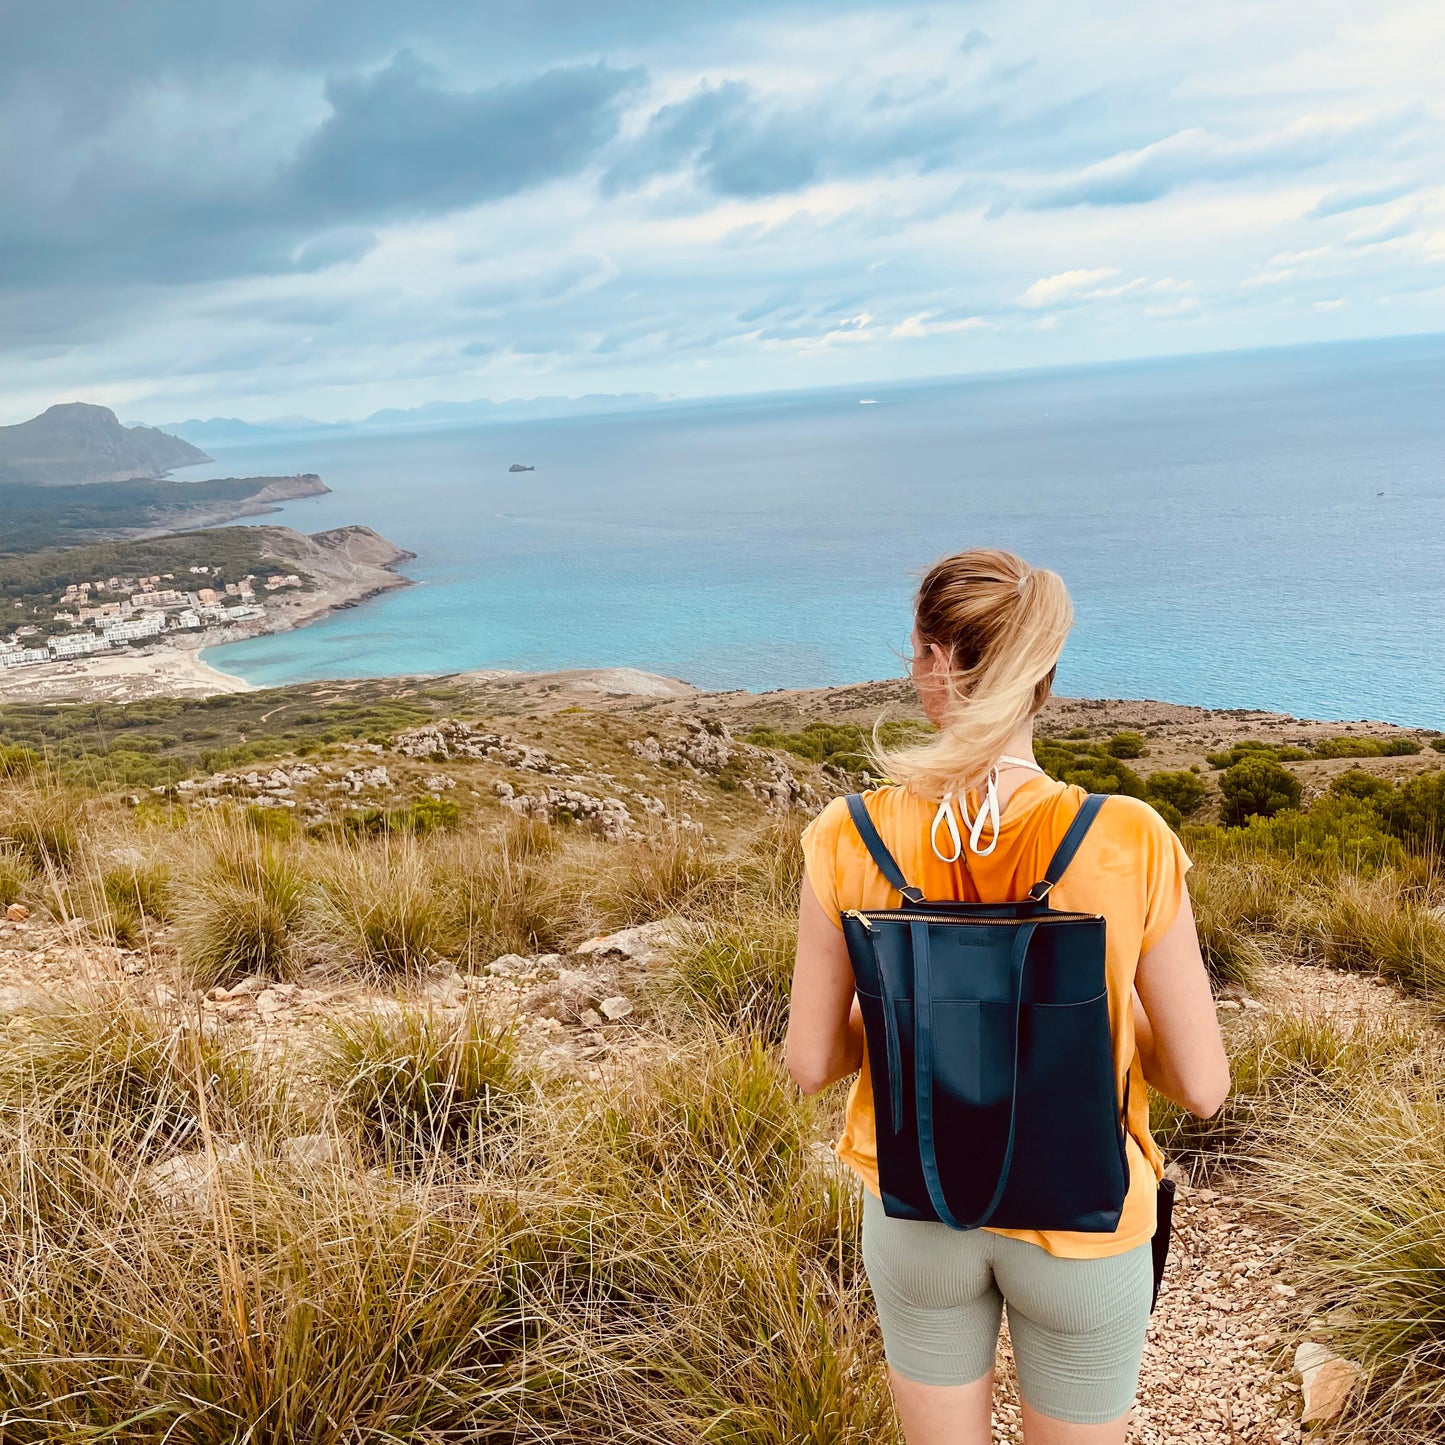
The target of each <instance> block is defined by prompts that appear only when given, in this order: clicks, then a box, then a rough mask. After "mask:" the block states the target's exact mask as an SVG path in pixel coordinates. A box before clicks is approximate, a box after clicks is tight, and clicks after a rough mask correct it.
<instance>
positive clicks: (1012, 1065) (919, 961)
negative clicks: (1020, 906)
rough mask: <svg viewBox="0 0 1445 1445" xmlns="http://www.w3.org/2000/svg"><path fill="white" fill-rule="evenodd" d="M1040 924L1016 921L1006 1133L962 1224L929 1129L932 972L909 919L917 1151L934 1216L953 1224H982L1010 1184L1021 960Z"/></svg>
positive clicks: (923, 941) (919, 928)
mask: <svg viewBox="0 0 1445 1445" xmlns="http://www.w3.org/2000/svg"><path fill="white" fill-rule="evenodd" d="M1038 926H1039V924H1038V921H1037V920H1031V921H1029V922H1026V923H1021V924H1020V925H1019V930H1018V934H1017V936H1016V937H1015V939H1014V946H1013V952H1012V954H1011V955H1010V957H1009V989H1010V996H1009V1005H1010V1007H1011V1009H1012V1012H1013V1047H1012V1050H1011V1052H1010V1059H1009V1072H1010V1082H1009V1103H1008V1137H1007V1140H1006V1142H1005V1144H1004V1151H1003V1162H1002V1163H1001V1164H1000V1165H999V1171H998V1179H997V1180H996V1181H995V1183H994V1190H993V1197H992V1198H991V1199H990V1200H989V1202H988V1204H987V1206H986V1207H985V1208H984V1211H983V1213H982V1214H980V1215H979V1216H978V1218H977V1219H974V1220H970V1221H969V1222H968V1223H962V1222H960V1221H959V1219H958V1218H957V1216H956V1215H955V1214H954V1213H953V1211H952V1209H951V1208H950V1207H949V1203H948V1198H947V1196H946V1195H945V1194H944V1192H943V1180H942V1178H941V1177H940V1176H939V1173H938V1149H937V1145H936V1143H935V1140H934V1133H933V981H932V977H931V969H930V959H929V944H928V924H927V923H926V922H924V921H923V920H922V919H915V920H914V921H913V922H912V923H910V924H909V926H908V927H909V933H910V934H911V936H912V944H913V1092H914V1108H915V1110H916V1113H917V1122H918V1153H919V1158H920V1160H921V1162H922V1165H923V1182H924V1184H925V1185H927V1187H928V1197H929V1199H930V1200H931V1201H932V1203H933V1208H934V1212H935V1213H936V1214H937V1215H938V1217H939V1218H940V1219H941V1220H942V1221H943V1222H944V1223H945V1224H948V1225H951V1226H952V1227H953V1228H954V1229H981V1228H982V1227H983V1226H984V1225H985V1224H987V1223H988V1222H989V1220H990V1219H992V1218H993V1215H994V1211H995V1210H996V1209H997V1208H998V1206H999V1203H1000V1201H1001V1200H1002V1199H1003V1196H1004V1190H1005V1189H1007V1188H1008V1181H1009V1174H1010V1172H1011V1171H1012V1169H1013V1162H1014V1139H1015V1135H1016V1133H1017V1127H1018V1103H1019V1028H1020V1023H1021V1020H1022V1017H1023V997H1024V965H1025V964H1026V963H1027V962H1028V953H1029V944H1030V943H1031V942H1032V941H1033V936H1034V932H1035V930H1036V929H1037V928H1038Z"/></svg>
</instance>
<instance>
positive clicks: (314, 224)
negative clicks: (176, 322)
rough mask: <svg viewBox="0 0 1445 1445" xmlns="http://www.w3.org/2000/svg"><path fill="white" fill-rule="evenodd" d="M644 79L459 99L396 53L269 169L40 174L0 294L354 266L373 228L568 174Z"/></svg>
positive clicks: (561, 77) (596, 80)
mask: <svg viewBox="0 0 1445 1445" xmlns="http://www.w3.org/2000/svg"><path fill="white" fill-rule="evenodd" d="M642 79H643V77H642V74H641V72H639V71H637V70H635V69H629V70H619V69H617V68H614V67H611V66H608V65H606V64H602V63H598V64H592V65H578V66H565V67H557V68H554V69H550V70H545V71H542V72H540V73H537V74H534V75H528V76H523V77H520V78H518V79H515V80H510V81H507V82H504V83H500V84H496V85H487V86H479V87H476V88H473V89H465V88H455V87H451V86H448V85H447V84H446V83H445V82H444V80H443V78H442V77H441V75H440V74H439V73H438V72H437V71H436V70H434V69H433V68H431V67H429V66H427V65H424V64H423V63H421V62H420V61H418V60H417V59H416V58H415V57H414V56H413V55H411V54H409V53H405V52H403V53H401V54H399V55H397V56H395V57H393V59H392V60H391V61H389V62H388V63H387V64H386V65H385V66H383V67H382V68H380V69H379V70H375V71H373V72H371V73H369V74H365V75H360V76H351V77H346V78H341V79H336V80H333V81H331V82H330V83H329V84H328V86H327V87H326V93H325V114H324V115H323V116H322V117H321V118H320V120H319V122H318V123H315V124H313V125H311V126H310V127H309V128H307V129H304V130H303V134H302V137H301V139H300V142H299V144H298V145H297V146H296V147H295V149H294V152H293V153H292V154H290V155H285V156H280V157H277V158H275V160H274V163H273V164H271V165H269V166H267V165H264V164H261V163H260V161H259V160H255V161H253V162H252V163H251V164H250V165H249V167H247V168H246V169H245V170H244V171H241V170H238V169H236V168H233V167H226V166H224V165H220V166H213V167H206V166H203V165H200V164H196V165H193V166H191V167H189V168H188V169H186V170H169V169H166V168H164V167H157V166H156V165H155V164H153V163H152V161H151V159H150V157H149V156H148V155H146V154H143V153H135V152H134V151H130V150H121V149H119V148H117V147H116V146H114V145H113V144H102V145H100V146H99V148H97V147H96V146H95V144H94V143H91V145H90V147H89V149H88V150H87V151H86V153H85V154H84V155H83V156H81V157H80V158H78V159H76V160H74V161H70V162H68V163H61V164H58V165H57V167H56V170H57V173H58V174H59V175H60V177H61V178H62V179H61V181H59V182H57V181H55V180H53V179H52V178H50V177H46V176H43V175H39V174H32V175H31V176H30V177H29V180H28V183H27V185H26V186H25V187H24V188H23V189H19V188H17V189H18V191H19V193H18V194H15V195H12V200H13V202H14V203H12V204H10V205H7V206H6V207H5V209H4V212H3V213H0V251H3V253H4V256H5V261H6V264H5V265H4V266H0V287H4V286H7V285H8V286H10V287H18V286H24V287H30V288H34V287H43V286H47V285H60V284H64V285H67V286H70V287H75V286H77V285H86V284H90V285H94V286H108V285H113V284H116V283H119V282H124V281H152V280H153V281H166V282H170V283H175V282H194V281H198V280H204V279H210V278H218V277H229V276H244V275H256V274H264V273H267V272H270V273H284V272H287V271H291V270H296V269H299V270H303V271H314V270H319V269H323V268H325V267H327V266H332V265H338V264H342V263H344V262H350V261H355V260H358V259H360V258H361V257H362V256H364V255H365V254H366V253H367V252H368V251H369V250H371V249H372V248H373V247H374V246H375V245H376V236H375V234H374V231H373V230H372V227H373V226H374V225H375V224H377V223H380V222H384V221H387V220H394V219H397V218H405V217H418V216H427V215H433V214H438V213H440V212H443V211H447V210H454V209H457V208H461V207H465V206H469V205H475V204H479V203H482V202H486V201H494V200H497V199H499V198H502V197H505V196H510V195H516V194H518V193H520V192H522V191H524V190H526V189H528V188H530V187H532V186H536V185H540V184H542V183H544V182H548V181H553V180H557V179H559V178H563V177H566V176H569V175H572V174H574V173H575V172H576V171H578V170H579V169H580V168H582V167H583V166H585V165H586V164H588V163H589V162H590V161H591V160H592V159H593V157H594V156H595V155H596V154H597V153H598V151H599V150H600V149H601V148H602V147H603V146H604V145H605V144H606V143H607V142H608V141H609V140H610V139H611V138H612V136H613V135H614V133H615V131H616V128H617V123H618V114H619V110H620V107H621V105H622V103H623V101H624V99H625V97H626V96H627V95H628V94H629V93H630V92H632V91H633V90H634V89H635V88H636V87H637V86H638V85H639V84H640V83H641V81H642ZM201 103H202V102H201V100H200V98H199V97H198V96H197V95H195V94H194V93H190V94H182V95H181V96H179V97H178V98H177V99H176V101H175V102H174V104H175V105H176V106H178V107H181V109H182V114H184V106H185V105H187V104H196V105H199V104H201ZM174 123H175V121H174V119H172V121H171V124H172V125H174Z"/></svg>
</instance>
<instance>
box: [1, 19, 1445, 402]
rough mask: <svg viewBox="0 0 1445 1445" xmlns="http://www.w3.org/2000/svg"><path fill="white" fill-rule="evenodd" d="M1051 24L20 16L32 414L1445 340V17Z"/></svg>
mask: <svg viewBox="0 0 1445 1445" xmlns="http://www.w3.org/2000/svg"><path fill="white" fill-rule="evenodd" d="M1041 5H1042V8H1039V7H1034V8H1032V9H1030V10H1028V11H1027V12H1025V11H1022V10H1020V9H1019V8H1018V7H1010V6H1008V5H1007V4H1005V3H1003V0H970V4H969V5H967V6H953V7H950V6H938V5H933V4H930V3H928V0H899V3H897V4H892V3H888V4H885V3H883V0H735V3H733V4H730V5H727V6H693V5H678V4H677V3H676V0H610V3H609V4H607V5H598V4H596V3H595V0H533V3H531V4H527V5H516V4H505V3H503V0H473V3H471V4H468V5H465V6H461V5H458V4H456V0H408V3H407V4H406V5H404V6H400V5H396V4H395V3H392V0H254V3H253V4H250V5H231V6H222V7H210V8H207V9H206V13H205V23H204V24H199V23H197V22H196V19H195V16H196V14H197V13H198V12H197V10H196V7H195V5H194V3H193V0H127V3H126V4H125V5H117V4H115V3H114V0H71V3H70V4H68V5H67V7H66V9H65V24H63V25H61V24H58V23H57V22H56V19H55V9H54V6H53V5H48V6H47V5H42V4H41V3H40V0H10V3H9V5H8V6H6V8H5V26H4V41H3V45H0V396H3V397H4V398H5V402H4V405H5V406H6V407H7V408H9V409H10V411H11V412H12V413H13V412H15V411H18V410H19V409H21V408H22V407H27V406H29V405H30V403H31V402H32V401H34V402H35V403H36V405H37V407H38V406H39V405H44V404H46V403H47V402H48V401H49V400H53V399H54V394H75V391H76V388H78V387H81V386H86V387H89V386H100V387H102V388H108V389H109V390H108V392H107V396H108V397H109V399H111V400H118V399H121V398H124V399H125V402H126V404H127V405H128V406H129V405H131V398H139V399H140V400H139V402H138V404H136V405H134V406H133V407H132V410H133V411H134V413H135V414H138V415H145V414H147V412H149V413H150V414H152V415H155V416H162V417H163V416H166V415H185V414H189V413H191V412H192V409H193V407H194V408H196V409H202V410H209V411H216V412H220V413H224V414H239V415H246V414H251V415H268V414H274V413H276V412H289V411H306V412H312V413H313V414H316V415H320V416H345V415H358V414H364V413H365V412H367V411H370V410H376V409H378V408H380V407H383V406H387V405H393V404H396V405H404V404H415V403H418V402H423V401H427V400H431V399H436V398H441V397H446V396H448V395H450V396H451V397H453V398H454V399H459V397H460V396H461V395H466V396H476V395H478V394H480V393H483V392H486V391H493V392H494V393H495V394H497V395H501V396H505V395H525V394H530V393H535V392H537V391H547V392H557V391H566V390H583V391H592V390H624V391H633V390H638V391H657V390H666V391H669V392H679V393H684V394H685V393H687V392H689V391H692V392H697V391H720V390H741V389H747V390H753V389H758V388H760V387H767V386H796V385H800V384H809V383H811V382H814V381H817V382H827V381H835V380H843V379H856V380H857V381H859V382H860V383H862V382H864V381H870V380H875V379H882V378H883V377H885V376H887V375H889V374H904V373H909V374H921V373H922V372H923V371H924V370H925V369H928V368H936V369H939V370H948V369H955V368H956V369H963V368H964V367H966V366H967V365H971V364H975V363H976V361H977V359H978V358H979V357H980V356H981V355H984V354H986V355H987V358H988V362H989V364H990V365H997V366H1014V365H1021V366H1029V365H1040V364H1050V363H1054V362H1062V361H1067V360H1070V359H1077V358H1080V357H1085V356H1087V357H1102V356H1104V355H1117V354H1127V353H1134V354H1140V353H1147V352H1149V351H1151V350H1156V349H1169V348H1171V347H1172V348H1176V349H1177V348H1179V347H1183V346H1189V347H1196V346H1208V347H1211V348H1223V347H1228V346H1237V345H1248V344H1264V343H1269V342H1273V341H1281V342H1283V341H1289V340H1294V339H1306V338H1318V337H1321V336H1324V335H1346V334H1356V333H1359V334H1363V333H1366V332H1368V331H1370V330H1371V329H1374V330H1390V329H1396V330H1397V329H1400V328H1401V327H1402V326H1406V325H1408V326H1409V327H1415V328H1424V327H1434V328H1437V329H1441V328H1445V310H1442V309H1441V307H1442V299H1441V295H1440V289H1439V281H1438V273H1439V270H1440V264H1441V261H1442V259H1445V162H1442V160H1441V156H1442V155H1445V146H1441V145H1440V144H1439V143H1438V133H1439V122H1438V121H1437V120H1435V119H1434V118H1433V113H1432V111H1431V110H1430V107H1431V106H1433V105H1434V103H1435V92H1436V90H1437V88H1438V87H1437V84H1436V78H1437V76H1438V74H1439V72H1440V70H1441V68H1442V64H1445V22H1441V23H1438V24H1434V28H1433V29H1432V28H1431V27H1432V23H1433V22H1430V21H1428V20H1427V19H1424V18H1422V15H1421V11H1420V7H1419V4H1418V0H1379V5H1378V6H1377V7H1375V8H1374V9H1372V11H1371V13H1370V14H1369V15H1368V16H1365V15H1363V13H1362V15H1361V17H1359V18H1358V19H1357V20H1356V21H1353V22H1352V24H1351V27H1350V29H1349V30H1348V32H1346V31H1342V30H1340V28H1339V27H1338V26H1337V25H1335V24H1334V22H1333V20H1332V19H1331V16H1330V13H1329V12H1328V9H1327V8H1326V9H1323V10H1322V9H1320V7H1309V6H1306V5H1305V4H1304V0H1286V5H1285V10H1284V11H1282V12H1281V15H1280V16H1277V17H1274V18H1272V19H1266V20H1264V21H1260V22H1259V23H1257V24H1256V23H1252V24H1251V27H1250V46H1249V53H1248V54H1247V55H1242V54H1241V52H1240V49H1239V45H1238V34H1239V31H1238V29H1237V27H1236V26H1234V25H1233V23H1232V22H1230V21H1228V20H1227V19H1224V18H1221V17H1220V16H1218V15H1217V14H1216V13H1215V12H1213V11H1210V10H1209V8H1208V7H1205V8H1204V9H1203V10H1200V9H1199V7H1195V9H1193V10H1190V9H1188V8H1187V7H1186V8H1183V9H1181V8H1179V7H1156V11H1157V13H1155V14H1153V15H1151V22H1150V24H1149V25H1148V26H1140V25H1136V24H1133V23H1132V22H1133V20H1134V19H1136V18H1137V17H1133V16H1130V15H1127V14H1126V13H1125V12H1126V11H1127V9H1128V7H1127V5H1126V4H1124V3H1123V0H1105V5H1104V9H1103V10H1102V11H1099V10H1095V11H1080V10H1079V8H1078V7H1077V6H1074V7H1070V6H1066V5H1064V4H1063V3H1062V0H1041ZM1256 19H1257V17H1256ZM1125 25H1127V33H1128V36H1129V43H1128V44H1127V45H1120V44H1119V42H1118V36H1119V34H1120V33H1121V27H1124V26H1125ZM1401 34H1406V35H1408V37H1409V43H1408V45H1404V46H1402V45H1401V44H1400V43H1399V37H1400V35H1401ZM1407 182H1408V183H1409V184H1406V183H1407ZM1404 197H1408V200H1406V199H1403V198H1404ZM1120 207H1127V217H1125V216H1124V215H1121V214H1120V212H1119V209H1118V208H1120ZM1355 212H1358V213H1359V214H1358V215H1355V214H1353V213H1355ZM1337 215H1345V217H1346V220H1345V224H1344V225H1338V224H1336V223H1334V222H1332V221H1331V220H1330V217H1333V216H1337ZM1126 219H1127V224H1126V223H1125V222H1126ZM1325 240H1328V241H1329V242H1330V244H1331V245H1333V247H1334V250H1333V251H1332V252H1331V254H1329V255H1328V256H1322V257H1320V256H1317V257H1314V258H1312V259H1311V258H1306V259H1303V260H1301V259H1297V258H1299V257H1300V256H1301V254H1302V253H1308V252H1311V251H1312V250H1315V249H1316V248H1318V247H1319V246H1320V245H1321V243H1322V241H1325ZM1266 258H1274V259H1271V260H1266ZM1281 258H1296V259H1281ZM1286 272H1289V273H1291V274H1289V275H1287V276H1286V275H1284V274H1283V273H1286ZM1156 277H1157V278H1162V279H1152V278H1156ZM1035 278H1037V279H1035ZM1171 278H1172V279H1171ZM1241 278H1250V279H1249V281H1247V282H1246V284H1245V285H1244V286H1243V287H1241V284H1240V282H1241ZM1031 281H1032V282H1033V284H1032V285H1029V283H1030V282H1031ZM1272 288H1273V289H1272ZM1021 293H1022V294H1021ZM1286 296H1288V297H1289V298H1290V301H1291V306H1290V307H1289V308H1286V307H1284V306H1283V305H1281V304H1278V301H1279V298H1283V297H1286ZM1405 298H1410V299H1409V300H1408V301H1407V300H1406V299H1405ZM1415 298H1420V299H1418V300H1417V299H1415ZM1334 300H1344V301H1347V303H1348V304H1347V305H1346V306H1343V307H1336V308H1333V309H1320V310H1315V309H1313V308H1314V306H1315V303H1316V302H1331V301H1334ZM860 318H861V319H860ZM1292 326H1293V327H1294V328H1295V329H1294V330H1291V329H1290V328H1291V327H1292ZM975 333H977V334H975ZM449 388H450V390H449ZM52 393H53V394H52ZM263 394H264V395H263ZM152 395H153V396H154V397H155V398H156V400H155V404H154V406H152V405H151V403H150V401H149V400H147V399H146V398H148V397H149V396H152ZM98 399H106V398H104V397H98Z"/></svg>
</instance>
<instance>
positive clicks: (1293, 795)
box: [1219, 754, 1300, 828]
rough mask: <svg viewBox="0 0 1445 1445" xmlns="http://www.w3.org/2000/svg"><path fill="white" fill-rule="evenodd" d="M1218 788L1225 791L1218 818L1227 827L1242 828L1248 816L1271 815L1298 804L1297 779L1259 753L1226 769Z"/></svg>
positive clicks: (1263, 816)
mask: <svg viewBox="0 0 1445 1445" xmlns="http://www.w3.org/2000/svg"><path fill="white" fill-rule="evenodd" d="M1219 787H1220V791H1221V792H1222V793H1223V794H1224V806H1223V808H1221V809H1220V819H1221V821H1222V822H1224V823H1225V824H1226V825H1228V826H1229V827H1234V828H1241V827H1243V826H1244V822H1245V819H1247V818H1250V817H1259V818H1272V817H1274V815H1275V814H1276V813H1279V812H1283V810H1284V809H1285V808H1296V807H1298V806H1299V800H1300V784H1299V779H1298V778H1297V777H1295V775H1294V774H1293V773H1291V772H1290V771H1289V770H1288V769H1287V768H1284V767H1282V766H1281V765H1280V764H1279V763H1277V762H1275V760H1274V759H1273V758H1271V757H1266V756H1264V755H1262V754H1257V755H1256V756H1254V757H1247V758H1243V759H1241V760H1240V761H1239V762H1237V763H1235V764H1234V766H1233V767H1231V768H1227V769H1226V770H1225V773H1224V776H1223V777H1222V778H1221V779H1220V780H1219Z"/></svg>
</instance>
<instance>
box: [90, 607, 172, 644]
mask: <svg viewBox="0 0 1445 1445" xmlns="http://www.w3.org/2000/svg"><path fill="white" fill-rule="evenodd" d="M165 630H166V619H165V615H164V614H163V613H160V612H147V613H145V614H144V615H143V616H140V617H132V618H130V619H129V621H126V622H117V623H116V624H115V625H114V626H113V627H107V628H106V629H105V640H106V642H108V643H109V644H110V645H111V646H112V647H115V646H117V645H118V644H120V643H122V642H138V641H139V640H140V639H141V638H143V637H155V636H157V635H158V634H159V633H162V632H164V631H165Z"/></svg>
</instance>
